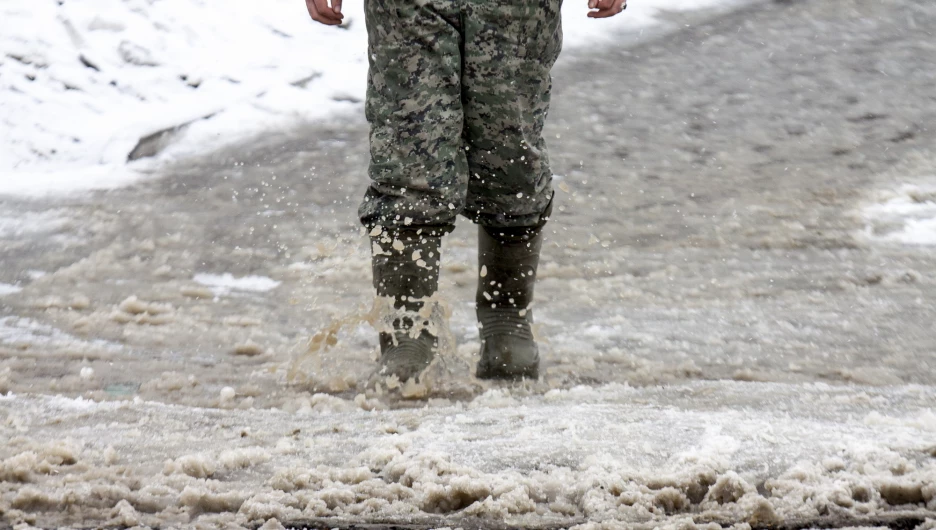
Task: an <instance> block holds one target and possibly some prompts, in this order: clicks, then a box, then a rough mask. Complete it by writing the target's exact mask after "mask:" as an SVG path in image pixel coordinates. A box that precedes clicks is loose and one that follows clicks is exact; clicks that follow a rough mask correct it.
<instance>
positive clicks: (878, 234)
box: [862, 177, 936, 245]
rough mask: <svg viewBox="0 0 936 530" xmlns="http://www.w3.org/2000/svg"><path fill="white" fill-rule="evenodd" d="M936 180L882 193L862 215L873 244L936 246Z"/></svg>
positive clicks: (932, 178)
mask: <svg viewBox="0 0 936 530" xmlns="http://www.w3.org/2000/svg"><path fill="white" fill-rule="evenodd" d="M934 180H936V177H931V178H930V179H928V180H927V181H925V182H924V183H922V184H904V185H903V186H900V187H899V188H897V189H896V190H893V191H885V192H881V193H880V194H879V197H878V200H877V202H875V203H873V204H871V205H869V206H867V207H865V209H864V211H863V212H862V214H863V216H864V218H865V220H866V222H867V228H866V234H867V236H868V237H869V238H870V239H871V240H873V241H885V242H894V243H903V244H907V245H936V182H934Z"/></svg>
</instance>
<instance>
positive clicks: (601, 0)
mask: <svg viewBox="0 0 936 530" xmlns="http://www.w3.org/2000/svg"><path fill="white" fill-rule="evenodd" d="M612 5H614V0H597V1H596V2H595V8H597V9H598V10H599V11H604V10H606V9H611V6H612Z"/></svg>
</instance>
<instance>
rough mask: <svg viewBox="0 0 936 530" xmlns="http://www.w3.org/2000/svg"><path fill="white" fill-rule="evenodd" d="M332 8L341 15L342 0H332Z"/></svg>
mask: <svg viewBox="0 0 936 530" xmlns="http://www.w3.org/2000/svg"><path fill="white" fill-rule="evenodd" d="M332 10H333V11H334V12H335V13H338V14H339V15H340V14H341V0H332Z"/></svg>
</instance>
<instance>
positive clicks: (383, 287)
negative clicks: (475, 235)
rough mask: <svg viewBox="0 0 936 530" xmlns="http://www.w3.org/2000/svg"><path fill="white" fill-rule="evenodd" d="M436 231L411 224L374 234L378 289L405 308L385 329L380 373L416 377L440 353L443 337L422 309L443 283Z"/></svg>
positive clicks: (380, 293) (395, 307) (381, 349)
mask: <svg viewBox="0 0 936 530" xmlns="http://www.w3.org/2000/svg"><path fill="white" fill-rule="evenodd" d="M436 234H437V233H435V232H432V231H431V230H429V229H423V230H409V229H407V230H393V231H385V232H384V233H382V234H380V235H378V236H375V237H372V245H373V246H374V248H373V249H372V264H373V274H374V287H375V288H376V289H377V295H378V296H386V297H390V298H392V299H393V307H394V309H404V310H405V311H406V314H405V316H401V317H399V318H395V319H394V320H393V323H392V326H393V331H392V332H386V331H384V332H381V333H380V369H379V371H378V372H377V374H378V375H380V376H384V377H387V376H392V375H395V376H397V377H398V378H399V380H400V382H406V381H407V380H408V379H411V378H412V379H417V378H418V377H419V375H420V374H421V373H422V372H423V370H425V369H426V367H428V366H429V363H430V362H431V361H432V358H433V356H434V355H435V351H436V349H437V347H438V339H437V338H436V337H435V336H433V335H432V334H431V333H429V331H428V330H427V329H426V327H425V326H426V322H425V321H423V317H422V316H421V315H420V314H419V312H420V311H421V310H422V308H423V305H424V303H425V302H424V300H425V299H426V298H428V297H430V296H432V295H433V294H434V293H435V292H436V291H437V290H438V288H439V254H440V250H441V245H442V236H441V235H436ZM414 329H415V332H414Z"/></svg>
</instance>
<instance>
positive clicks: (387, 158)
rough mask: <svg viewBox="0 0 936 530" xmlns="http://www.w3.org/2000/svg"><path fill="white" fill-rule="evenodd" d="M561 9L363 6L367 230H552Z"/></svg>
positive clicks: (442, 0)
mask: <svg viewBox="0 0 936 530" xmlns="http://www.w3.org/2000/svg"><path fill="white" fill-rule="evenodd" d="M561 2H562V0H365V12H366V22H367V33H368V55H369V61H370V64H369V66H370V69H369V72H368V88H367V102H366V105H365V113H366V116H367V120H368V121H369V122H370V125H371V132H370V149H371V161H370V168H369V173H370V178H371V184H370V186H369V188H368V190H367V193H366V196H365V198H364V201H363V203H362V204H361V207H360V210H359V213H360V217H361V221H362V222H363V223H364V224H365V226H375V225H379V226H385V227H402V226H408V227H412V228H415V227H438V228H442V229H443V230H448V229H450V228H451V227H453V226H454V224H455V218H456V217H457V215H458V214H463V215H465V216H466V217H468V218H469V219H471V220H472V221H474V222H476V223H479V224H481V225H484V226H493V227H520V226H534V225H538V224H541V223H543V222H545V217H546V216H547V215H548V213H546V209H547V207H548V206H549V205H550V202H551V200H552V187H551V180H552V173H551V172H550V169H549V158H548V156H547V153H546V144H545V142H544V140H543V136H542V131H543V122H544V120H545V118H546V113H547V111H548V108H549V94H550V89H551V86H552V80H551V78H550V75H549V71H550V69H551V68H552V66H553V63H555V61H556V59H557V57H558V56H559V51H560V49H561V47H562V27H561V20H560V13H559V9H560V5H561Z"/></svg>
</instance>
